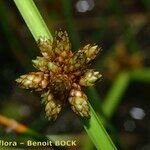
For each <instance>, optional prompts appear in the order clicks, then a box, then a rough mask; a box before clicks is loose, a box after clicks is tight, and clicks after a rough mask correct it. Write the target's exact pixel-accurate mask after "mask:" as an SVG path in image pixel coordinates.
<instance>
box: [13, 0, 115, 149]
mask: <svg viewBox="0 0 150 150" xmlns="http://www.w3.org/2000/svg"><path fill="white" fill-rule="evenodd" d="M14 2H15V3H16V5H17V7H18V9H19V10H20V12H21V14H22V16H23V18H24V20H25V22H26V23H27V25H28V27H29V29H30V31H31V33H32V35H33V36H34V38H35V40H38V39H39V37H40V36H46V37H47V38H50V39H52V36H51V34H50V32H49V31H48V28H47V27H46V24H45V23H44V21H43V19H42V17H41V16H40V14H39V12H38V10H37V8H36V6H35V4H34V2H33V1H32V0H14ZM89 106H90V115H91V118H90V119H89V120H87V119H84V118H81V122H82V124H83V126H84V128H85V130H86V131H87V133H88V135H89V137H90V138H91V139H92V141H93V143H94V144H95V146H96V148H97V149H98V150H105V149H106V150H115V149H116V147H115V146H114V144H113V142H112V141H111V139H110V137H109V136H108V134H107V133H106V131H105V129H104V127H103V125H102V123H101V122H100V120H99V119H98V117H97V115H96V113H95V112H94V110H93V108H92V107H91V105H90V104H89Z"/></svg>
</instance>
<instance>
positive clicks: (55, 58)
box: [16, 30, 101, 119]
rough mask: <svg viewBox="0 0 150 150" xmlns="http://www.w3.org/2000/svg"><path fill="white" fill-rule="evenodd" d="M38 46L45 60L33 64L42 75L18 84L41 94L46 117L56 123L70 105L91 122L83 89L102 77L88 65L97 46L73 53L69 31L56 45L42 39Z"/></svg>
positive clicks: (32, 74)
mask: <svg viewBox="0 0 150 150" xmlns="http://www.w3.org/2000/svg"><path fill="white" fill-rule="evenodd" d="M37 45H38V47H39V49H40V52H41V54H42V56H38V57H37V58H36V59H35V60H32V62H33V66H34V67H35V68H36V69H37V70H39V71H38V72H30V73H28V74H25V75H22V76H20V77H19V78H18V79H16V82H17V83H18V85H19V86H20V87H21V88H25V89H34V90H35V91H40V92H41V99H42V103H43V104H44V105H45V112H46V116H47V117H48V118H49V119H56V118H57V116H58V114H59V112H60V111H61V109H62V107H63V106H64V104H65V103H66V102H69V103H70V105H71V108H72V110H73V111H74V112H75V113H76V114H77V115H79V116H82V117H86V118H89V117H90V115H89V106H88V101H87V96H86V94H85V93H84V92H83V91H82V89H81V87H82V86H84V87H86V86H93V85H94V84H95V82H96V81H97V80H98V79H99V78H100V77H101V74H100V73H99V72H97V71H95V70H94V69H88V64H89V63H90V62H91V61H92V60H93V59H94V58H95V57H96V55H97V53H98V52H99V50H100V49H99V48H98V46H97V45H90V44H88V45H86V46H84V47H83V48H81V49H79V50H78V51H77V52H75V53H73V52H72V51H71V44H70V41H69V37H68V34H67V32H66V31H64V32H63V31H61V30H60V31H56V32H55V36H54V39H53V41H51V40H49V39H47V38H45V37H41V38H40V39H39V40H38V42H37Z"/></svg>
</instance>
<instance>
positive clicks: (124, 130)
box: [0, 0, 150, 150]
mask: <svg viewBox="0 0 150 150" xmlns="http://www.w3.org/2000/svg"><path fill="white" fill-rule="evenodd" d="M35 3H36V5H37V7H38V9H39V10H40V12H41V15H42V16H43V18H44V20H45V22H46V24H47V25H48V27H49V29H50V31H51V32H52V33H54V31H55V30H58V29H60V28H61V29H63V30H67V31H68V33H69V36H70V39H71V43H72V49H73V50H74V51H75V50H77V49H78V48H79V47H80V46H83V45H85V44H88V43H96V44H98V45H99V46H100V47H102V51H101V52H100V54H99V56H98V57H97V59H96V60H95V61H94V62H93V63H92V64H91V65H92V66H93V67H94V68H96V69H97V70H99V71H100V72H101V74H102V75H103V78H102V80H101V81H100V82H98V83H97V85H96V87H95V88H92V89H89V90H88V91H87V94H88V95H89V97H90V101H91V104H92V105H93V107H94V109H95V111H96V112H97V113H99V114H100V115H101V114H103V115H104V117H105V118H106V120H107V122H106V127H107V129H108V132H109V133H110V135H111V137H112V139H113V141H114V142H115V144H116V145H117V147H118V149H123V150H149V149H150V102H149V100H150V94H149V91H150V84H149V83H150V71H149V66H150V50H149V49H150V44H149V41H150V19H149V16H150V12H149V10H150V2H149V1H148V0H138V1H136V0H133V1H130V0H122V1H119V0H99V1H96V0H72V1H69V0H58V1H56V0H36V1H35ZM0 20H1V21H0V115H3V116H6V117H9V118H13V119H15V120H17V121H18V122H20V123H22V124H24V125H26V126H28V127H30V128H31V129H32V130H34V131H37V132H39V133H40V134H43V135H56V138H57V136H64V135H65V136H69V137H70V136H71V138H77V139H78V140H79V142H78V147H73V148H71V147H69V148H66V149H73V150H74V149H87V150H88V149H89V150H90V149H91V150H94V149H95V148H94V146H93V145H90V146H85V145H86V144H85V141H84V140H83V138H85V137H86V133H85V131H84V130H83V127H82V125H81V123H80V121H79V119H78V118H77V117H76V115H75V114H74V113H73V112H72V110H71V109H70V107H68V106H66V107H65V109H63V110H62V113H61V115H60V116H59V118H58V119H57V120H56V121H55V122H48V120H47V119H46V118H45V115H44V108H43V107H42V106H41V103H40V96H39V95H38V94H37V93H34V92H32V91H31V92H30V91H26V90H22V89H19V88H18V87H17V86H16V85H15V79H16V78H17V77H19V76H20V75H22V74H25V73H26V72H30V71H33V70H34V68H33V67H32V63H31V60H32V59H35V57H36V56H37V55H40V53H39V49H38V48H37V45H36V43H35V41H34V39H33V37H32V35H31V33H30V31H29V30H28V28H27V26H26V24H25V23H24V21H23V19H22V17H21V15H20V13H19V12H18V10H17V8H16V7H15V5H14V2H13V1H12V0H7V1H5V0H0ZM129 78H130V79H129ZM106 101H107V102H108V103H107V102H106ZM102 111H103V112H102ZM18 136H19V135H18V134H17V133H15V132H14V131H12V130H11V129H9V128H6V127H5V126H2V125H0V137H1V138H3V137H8V138H10V137H12V138H16V137H18Z"/></svg>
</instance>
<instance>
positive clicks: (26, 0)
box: [14, 0, 53, 41]
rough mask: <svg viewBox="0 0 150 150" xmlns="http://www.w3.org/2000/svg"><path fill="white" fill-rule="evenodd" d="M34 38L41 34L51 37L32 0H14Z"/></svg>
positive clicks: (36, 38)
mask: <svg viewBox="0 0 150 150" xmlns="http://www.w3.org/2000/svg"><path fill="white" fill-rule="evenodd" d="M14 2H15V4H16V6H17V8H18V9H19V11H20V13H21V15H22V17H23V19H24V20H25V22H26V24H27V26H28V28H29V30H30V31H31V33H32V35H33V37H34V39H35V40H36V41H37V40H38V39H39V38H40V37H41V36H45V37H46V38H49V39H51V40H52V39H53V38H52V35H51V33H50V32H49V30H48V28H47V26H46V24H45V22H44V21H43V19H42V17H41V15H40V13H39V11H38V9H37V7H36V5H35V4H34V2H33V0H14Z"/></svg>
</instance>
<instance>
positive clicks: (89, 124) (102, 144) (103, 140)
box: [80, 103, 116, 150]
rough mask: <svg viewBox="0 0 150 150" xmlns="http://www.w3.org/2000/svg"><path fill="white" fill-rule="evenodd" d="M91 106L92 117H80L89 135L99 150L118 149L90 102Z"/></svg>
mask: <svg viewBox="0 0 150 150" xmlns="http://www.w3.org/2000/svg"><path fill="white" fill-rule="evenodd" d="M89 106H90V115H91V118H90V119H89V120H87V119H84V118H80V120H81V122H82V123H83V125H84V128H85V130H86V131H87V133H88V135H89V137H90V138H91V140H92V141H93V143H94V144H95V146H96V148H97V149H98V150H116V147H115V145H114V144H113V142H112V141H111V139H110V137H109V135H108V134H107V132H106V130H105V129H104V127H103V125H102V122H101V121H100V120H99V118H98V117H97V115H96V113H95V111H94V110H93V108H92V106H91V105H90V103H89Z"/></svg>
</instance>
